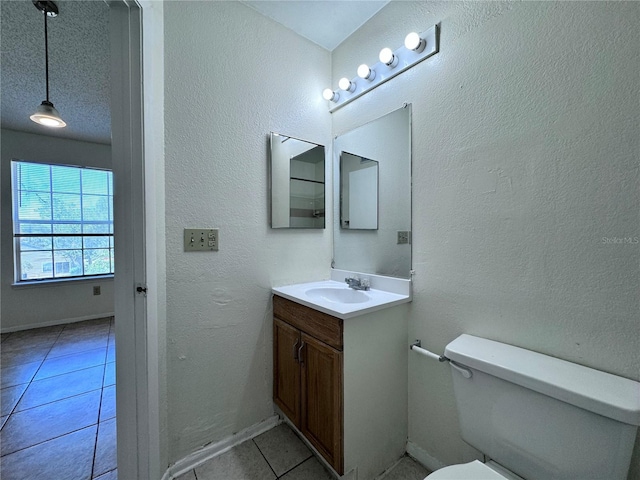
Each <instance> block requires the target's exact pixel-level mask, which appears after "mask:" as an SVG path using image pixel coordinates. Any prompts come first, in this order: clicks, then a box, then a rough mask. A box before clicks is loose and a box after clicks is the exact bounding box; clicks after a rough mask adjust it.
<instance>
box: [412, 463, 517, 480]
mask: <svg viewBox="0 0 640 480" xmlns="http://www.w3.org/2000/svg"><path fill="white" fill-rule="evenodd" d="M505 479H507V477H503V476H502V475H500V474H499V473H498V472H496V471H495V470H493V469H491V468H489V467H487V466H486V465H485V464H484V463H482V462H480V461H478V460H474V461H473V462H470V463H463V464H460V465H451V466H449V467H444V468H441V469H440V470H436V471H435V472H433V473H432V474H430V475H427V477H426V478H425V479H424V480H505Z"/></svg>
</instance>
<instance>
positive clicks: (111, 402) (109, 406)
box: [100, 385, 116, 422]
mask: <svg viewBox="0 0 640 480" xmlns="http://www.w3.org/2000/svg"><path fill="white" fill-rule="evenodd" d="M115 416H116V386H115V385H111V386H110V387H105V388H103V389H102V401H101V403H100V421H101V422H104V421H105V420H109V419H110V418H113V417H115Z"/></svg>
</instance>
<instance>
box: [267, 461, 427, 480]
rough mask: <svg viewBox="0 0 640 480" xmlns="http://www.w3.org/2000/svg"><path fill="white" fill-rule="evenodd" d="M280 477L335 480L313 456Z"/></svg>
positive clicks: (286, 478)
mask: <svg viewBox="0 0 640 480" xmlns="http://www.w3.org/2000/svg"><path fill="white" fill-rule="evenodd" d="M280 478H281V479H282V480H333V475H331V474H330V473H329V472H328V471H327V470H326V469H325V468H324V466H323V465H322V464H321V463H320V461H319V460H318V459H317V458H316V457H312V458H310V459H309V460H306V461H305V462H304V463H303V464H302V465H298V466H297V467H296V468H294V469H293V470H291V471H290V472H288V473H287V474H286V475H283V476H282V477H280ZM420 480H422V479H420Z"/></svg>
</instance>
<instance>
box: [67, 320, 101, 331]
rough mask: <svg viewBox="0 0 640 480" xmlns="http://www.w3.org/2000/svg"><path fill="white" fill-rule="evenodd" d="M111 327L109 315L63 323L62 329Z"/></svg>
mask: <svg viewBox="0 0 640 480" xmlns="http://www.w3.org/2000/svg"><path fill="white" fill-rule="evenodd" d="M110 327H111V317H104V318H95V319H93V320H83V321H81V322H73V323H67V324H66V325H64V331H69V330H91V329H104V328H106V329H107V330H109V328H110Z"/></svg>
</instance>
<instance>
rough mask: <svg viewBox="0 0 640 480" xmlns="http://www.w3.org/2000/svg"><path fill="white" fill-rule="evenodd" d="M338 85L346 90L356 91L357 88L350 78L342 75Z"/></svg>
mask: <svg viewBox="0 0 640 480" xmlns="http://www.w3.org/2000/svg"><path fill="white" fill-rule="evenodd" d="M338 86H339V87H340V89H341V90H344V91H345V92H354V91H355V90H356V84H355V83H354V82H352V81H351V80H349V79H348V78H347V77H342V78H341V79H340V80H339V81H338Z"/></svg>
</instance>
